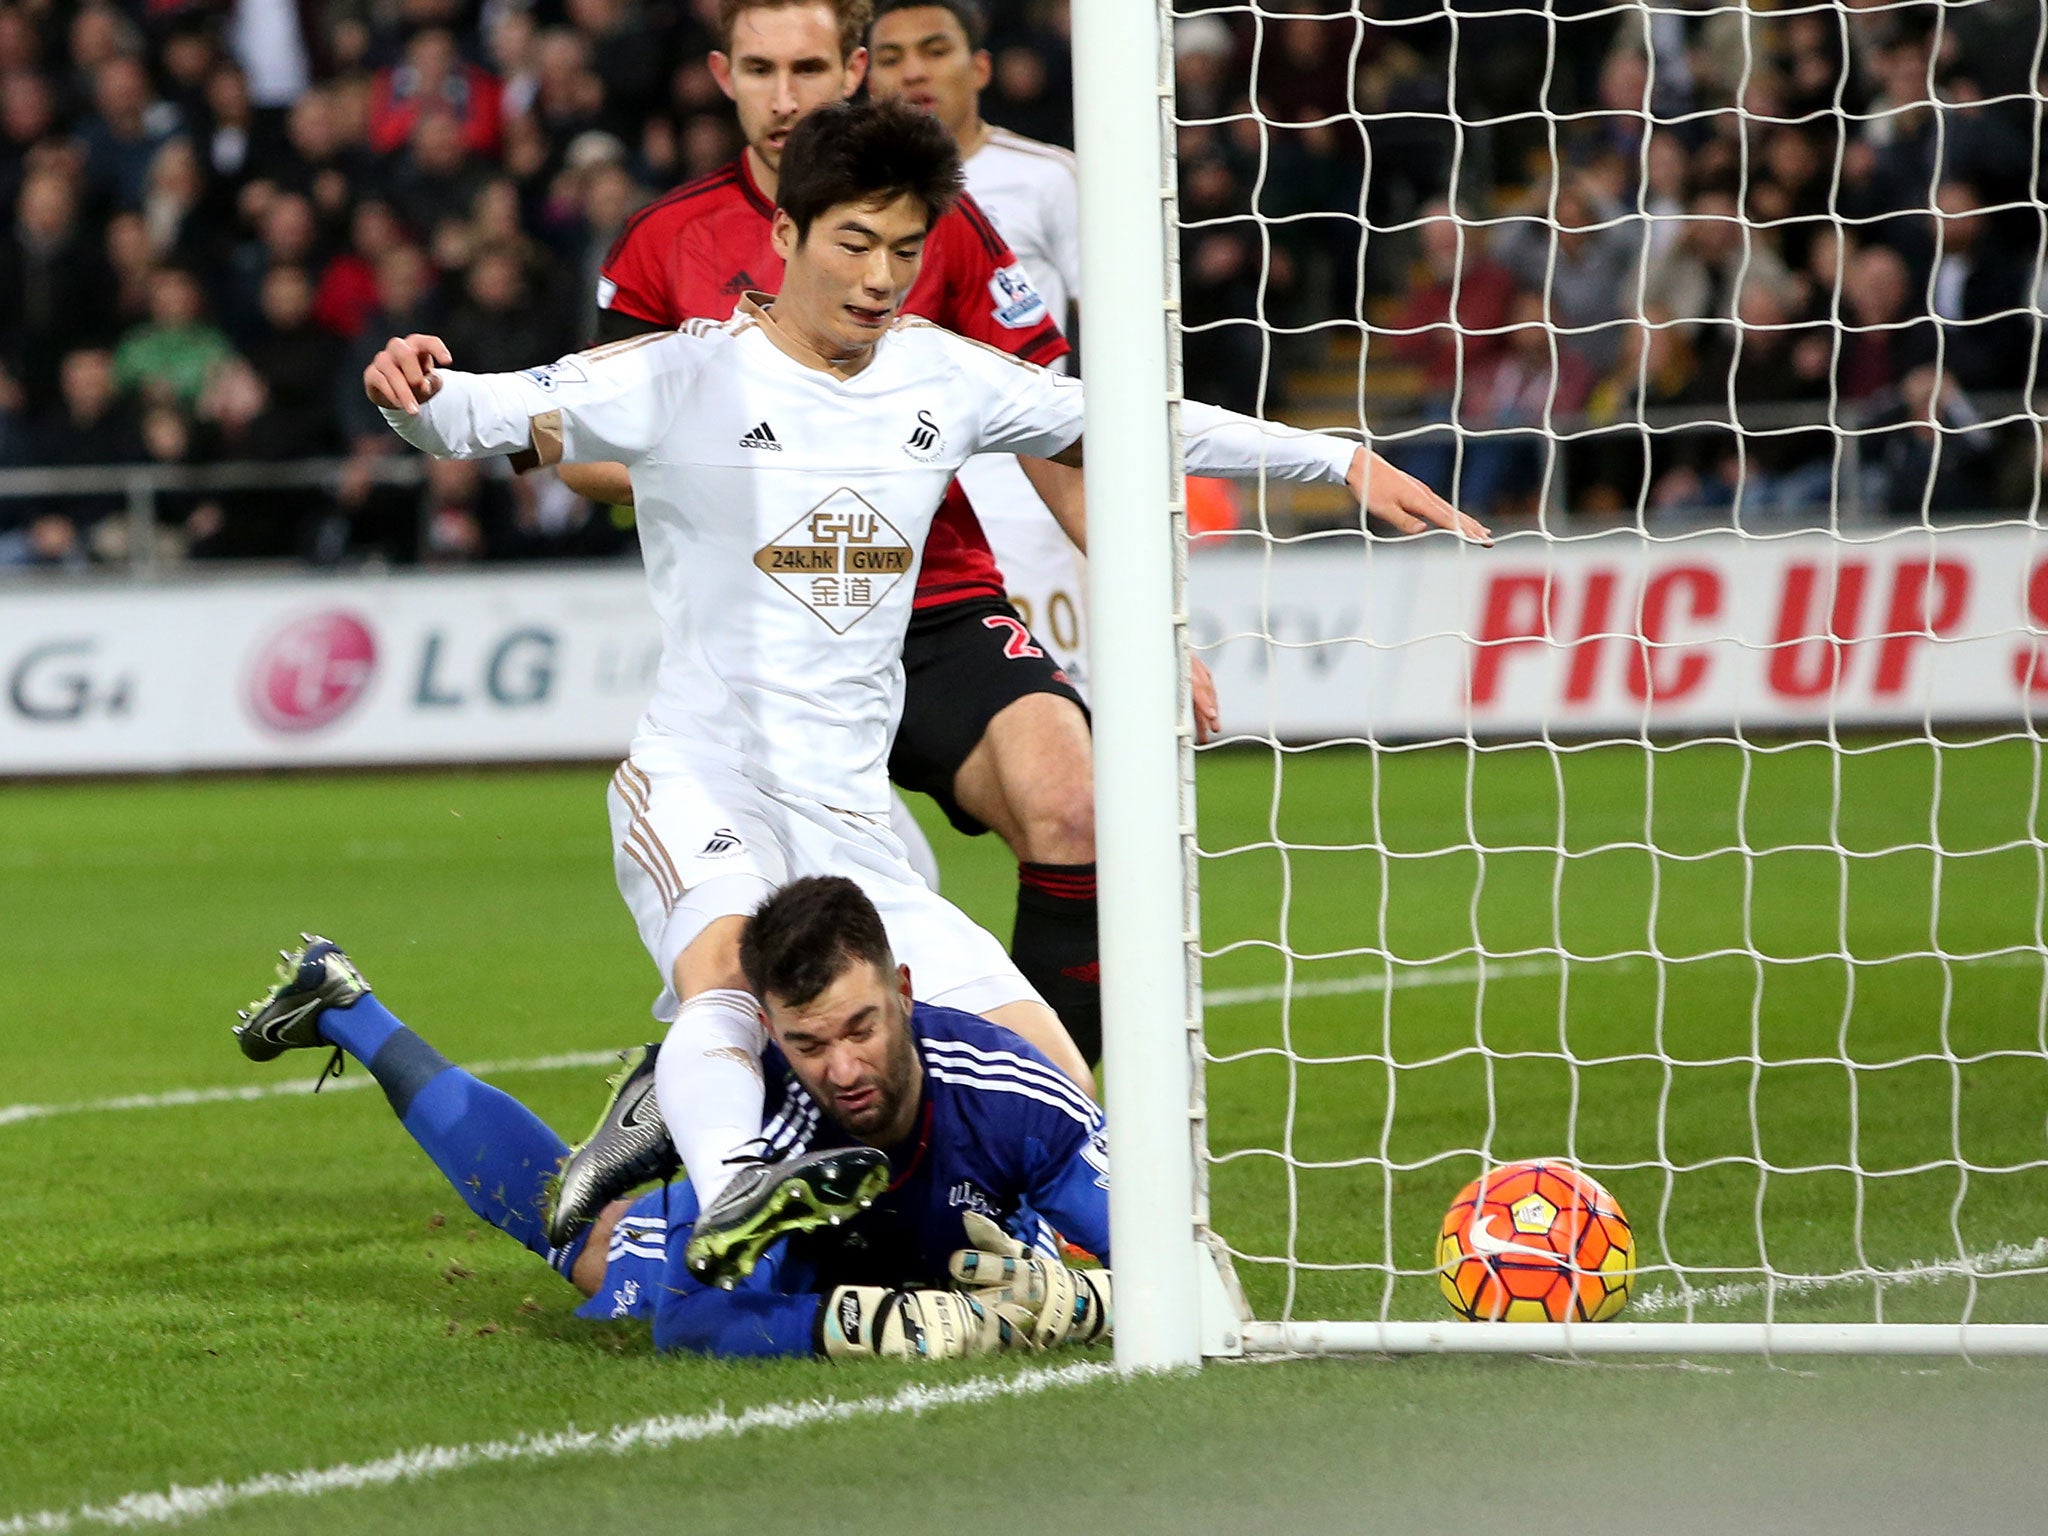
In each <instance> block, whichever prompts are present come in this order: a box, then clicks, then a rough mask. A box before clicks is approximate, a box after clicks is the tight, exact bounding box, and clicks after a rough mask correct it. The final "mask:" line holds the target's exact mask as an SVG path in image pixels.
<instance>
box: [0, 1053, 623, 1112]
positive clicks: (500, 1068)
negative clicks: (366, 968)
mask: <svg viewBox="0 0 2048 1536" xmlns="http://www.w3.org/2000/svg"><path fill="white" fill-rule="evenodd" d="M618 1059H619V1053H618V1052H617V1051H568V1052H565V1053H563V1054H562V1055H559V1056H534V1057H530V1058H528V1059H526V1060H524V1061H480V1062H478V1063H476V1064H475V1065H474V1066H472V1067H470V1068H469V1070H470V1071H471V1072H473V1073H475V1074H476V1075H477V1076H478V1077H495V1076H498V1075H500V1074H502V1073H507V1072H558V1071H562V1070H564V1069H565V1068H569V1067H603V1066H609V1065H612V1064H613V1063H615V1062H617V1061H618ZM315 1081H317V1079H316V1080H315ZM376 1085H377V1084H376V1079H374V1078H372V1077H369V1076H367V1075H364V1076H361V1077H342V1078H329V1079H328V1080H327V1086H326V1088H325V1090H324V1091H325V1092H327V1093H348V1092H351V1091H353V1090H355V1089H358V1088H374V1087H376ZM312 1091H313V1085H312V1083H309V1082H307V1081H305V1080H304V1079H302V1078H298V1079H294V1080H292V1081H291V1082H279V1083H246V1084H243V1085H242V1086H240V1087H236V1088H173V1089H170V1090H169V1091H168V1092H165V1093H126V1094H122V1095H120V1096H119V1097H118V1098H111V1099H87V1100H85V1101H84V1102H82V1103H77V1104H5V1105H0V1125H13V1124H15V1123H17V1122H18V1121H22V1120H47V1119H49V1118H50V1117H51V1116H53V1115H87V1114H96V1113H99V1112H101V1111H105V1110H115V1109H177V1108H180V1107H182V1106H184V1105H187V1104H233V1103H240V1102H244V1101H248V1100H253V1099H289V1098H304V1097H306V1096H307V1095H309V1094H311V1093H312Z"/></svg>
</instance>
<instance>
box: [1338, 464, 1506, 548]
mask: <svg viewBox="0 0 2048 1536" xmlns="http://www.w3.org/2000/svg"><path fill="white" fill-rule="evenodd" d="M1345 484H1347V485H1349V486H1350V487H1351V494H1352V495H1353V496H1356V497H1357V498H1358V501H1359V505H1361V506H1362V507H1364V508H1365V510H1366V511H1367V512H1368V513H1369V514H1371V515H1372V516H1374V517H1376V518H1378V519H1379V520H1380V521H1381V522H1383V523H1385V524H1387V525H1388V526H1389V527H1392V528H1398V529H1399V530H1400V531H1401V532H1402V533H1420V532H1421V531H1422V530H1423V529H1425V528H1448V529H1450V530H1451V532H1453V533H1455V534H1457V535H1458V537H1460V538H1462V539H1470V540H1471V541H1472V542H1473V543H1474V544H1491V543H1492V542H1493V534H1492V533H1491V532H1490V531H1489V530H1488V529H1487V528H1486V527H1485V526H1484V525H1483V524H1482V523H1480V522H1479V521H1478V519H1476V518H1471V517H1467V516H1466V515H1465V514H1464V513H1462V512H1460V511H1459V510H1458V509H1457V508H1456V507H1454V506H1452V505H1451V504H1450V503H1449V502H1448V501H1445V500H1444V499H1443V497H1441V496H1439V495H1437V493H1436V492H1435V491H1432V490H1431V489H1430V488H1429V487H1428V486H1426V485H1424V484H1423V483H1422V482H1421V481H1420V480H1418V479H1416V478H1415V477H1414V476H1413V475H1411V474H1409V473H1408V472H1407V471H1406V470H1403V469H1396V468H1395V467H1394V466H1393V465H1392V464H1389V463H1388V462H1387V461H1386V460H1385V459H1384V458H1382V457H1381V456H1380V455H1379V454H1376V453H1374V452H1372V450H1370V449H1368V448H1360V449H1359V450H1358V452H1356V453H1355V454H1353V455H1352V456H1351V473H1350V474H1349V475H1347V476H1345Z"/></svg>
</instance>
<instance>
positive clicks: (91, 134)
mask: <svg viewBox="0 0 2048 1536" xmlns="http://www.w3.org/2000/svg"><path fill="white" fill-rule="evenodd" d="M92 95H93V108H94V111H93V115H92V117H90V118H89V119H87V121H86V122H85V124H84V125H83V126H82V127H81V128H80V129H79V134H78V136H79V139H80V140H81V141H82V142H83V143H84V145H85V177H86V184H87V185H88V186H89V187H90V188H91V189H92V191H93V194H94V196H95V197H97V198H100V199H103V200H105V201H107V202H109V203H111V204H112V205H113V206H114V207H116V208H139V207H141V206H142V195H143V192H144V191H145V190H146V189H147V187H148V183H149V167H150V162H151V161H153V160H154V159H155V158H156V152H157V150H158V149H159V148H160V147H161V146H162V145H163V142H164V140H166V139H168V138H169V137H170V136H171V134H172V133H173V132H175V131H176V130H177V127H178V114H177V109H176V108H174V107H172V106H171V105H170V104H169V103H168V102H162V101H158V100H157V99H156V97H155V93H154V92H153V91H152V89H151V87H150V83H149V72H148V71H147V70H146V69H144V68H143V67H142V61H141V60H140V59H136V58H132V57H130V56H128V55H126V54H121V55H117V56H116V57H114V58H111V59H108V60H107V61H106V62H105V63H104V64H102V65H100V66H99V68H98V69H97V70H96V71H95V72H94V74H93V88H92Z"/></svg>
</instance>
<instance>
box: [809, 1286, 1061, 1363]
mask: <svg viewBox="0 0 2048 1536" xmlns="http://www.w3.org/2000/svg"><path fill="white" fill-rule="evenodd" d="M1028 1322H1029V1319H1028V1318H1027V1317H1025V1316H1024V1315H1023V1314H1022V1312H1021V1310H1017V1309H1013V1310H1012V1313H1011V1315H1009V1316H1004V1315H1003V1314H1002V1313H1001V1312H1000V1311H998V1310H997V1308H995V1307H994V1306H991V1305H988V1304H986V1303H984V1302H982V1301H981V1300H980V1299H979V1298H977V1297H973V1296H966V1295H962V1294H961V1293H960V1292H958V1291H940V1290H922V1289H914V1290H902V1291H892V1290H890V1289H888V1288H887V1287H886V1286H880V1285H842V1286H840V1287H839V1288H838V1289H836V1290H834V1291H832V1292H831V1293H830V1294H828V1295H827V1296H826V1297H825V1303H824V1306H823V1307H822V1308H821V1309H820V1311H819V1313H818V1353H819V1354H821V1355H823V1356H825V1357H826V1358H827V1359H828V1360H854V1359H861V1358H864V1357H868V1356H874V1355H880V1356H883V1357H884V1358H887V1359H891V1360H960V1359H965V1358H967V1357H968V1356H970V1355H987V1354H993V1353H995V1352H996V1351H997V1350H999V1349H1028V1348H1030V1347H1031V1346H1030V1340H1029V1339H1028V1338H1027V1337H1026V1333H1025V1325H1026V1324H1027V1323H1028Z"/></svg>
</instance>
